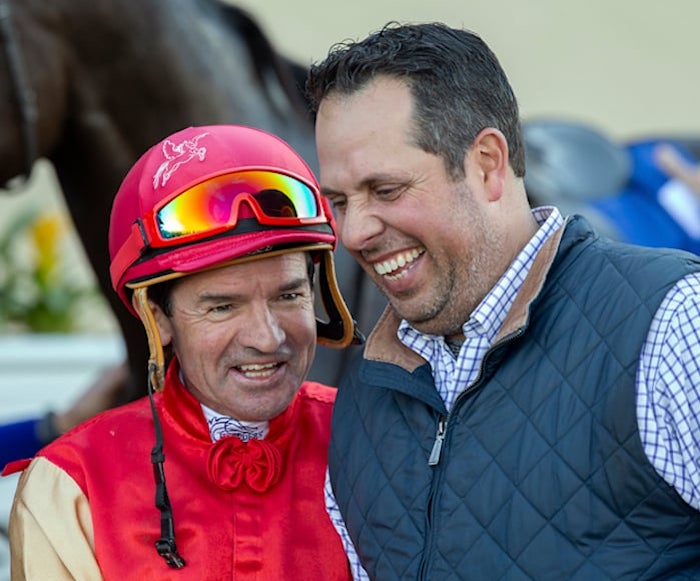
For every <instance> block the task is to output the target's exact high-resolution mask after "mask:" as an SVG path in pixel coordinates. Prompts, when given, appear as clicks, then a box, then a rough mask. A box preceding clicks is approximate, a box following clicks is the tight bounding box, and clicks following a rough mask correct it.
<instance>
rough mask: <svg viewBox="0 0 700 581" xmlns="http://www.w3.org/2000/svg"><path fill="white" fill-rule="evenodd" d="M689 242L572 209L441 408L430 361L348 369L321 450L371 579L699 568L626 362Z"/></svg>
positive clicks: (682, 270)
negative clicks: (523, 296)
mask: <svg viewBox="0 0 700 581" xmlns="http://www.w3.org/2000/svg"><path fill="white" fill-rule="evenodd" d="M697 270H700V261H699V260H696V259H694V258H693V257H692V255H689V254H681V253H675V252H672V251H671V252H667V251H659V250H652V249H644V248H637V247H630V246H623V245H620V244H617V243H613V242H610V241H606V240H602V239H598V238H597V237H595V236H594V235H593V234H592V233H591V232H590V230H589V229H588V227H587V225H586V223H585V221H584V220H582V219H580V218H576V219H574V220H573V221H571V222H570V223H569V224H568V225H567V229H566V232H565V234H564V237H563V239H562V242H561V245H560V248H559V251H558V254H557V257H556V258H555V261H554V263H553V265H552V268H551V269H550V271H549V274H548V276H547V280H546V282H545V285H544V287H543V289H542V291H541V292H540V294H539V296H538V297H537V298H536V299H535V300H534V302H533V303H532V305H531V310H530V322H529V324H528V325H527V326H526V328H523V329H520V331H518V332H516V333H515V334H513V335H511V336H510V337H508V338H506V339H505V340H504V341H502V342H500V343H499V344H498V345H496V346H495V347H494V348H493V349H492V350H491V351H490V352H489V354H488V355H487V357H486V359H485V361H484V365H483V369H482V375H481V378H480V379H479V381H478V382H477V383H476V384H475V385H474V386H472V387H471V388H470V389H469V390H467V391H466V392H463V393H462V394H461V395H460V397H459V398H458V400H457V402H456V403H455V406H454V409H453V410H452V411H451V413H450V414H449V415H447V416H446V417H447V427H446V431H445V440H444V445H443V448H442V452H441V456H440V460H439V462H438V463H437V465H435V466H429V463H428V458H429V456H430V453H431V449H432V447H433V444H434V441H435V436H436V431H437V429H438V420H439V418H440V417H441V416H442V417H445V414H446V412H445V409H444V406H443V404H442V401H441V399H440V397H439V396H438V394H437V392H436V390H435V387H434V384H433V381H432V377H431V375H430V368H429V366H428V365H427V364H426V365H423V366H421V367H419V368H418V369H416V370H415V371H414V372H412V373H409V372H408V371H407V370H405V369H403V368H401V367H399V366H397V365H393V364H389V363H381V362H377V361H369V360H362V361H361V363H359V364H358V365H357V366H356V367H355V368H354V370H353V371H352V373H351V374H350V375H349V376H348V377H347V378H346V380H345V381H344V382H343V384H342V385H341V388H340V390H339V392H338V396H337V399H336V405H335V410H334V417H333V436H332V440H331V446H330V454H329V462H330V470H331V479H332V482H333V486H334V491H335V494H336V497H337V500H338V504H339V507H340V509H341V512H342V514H343V517H344V518H345V522H346V525H347V527H348V530H349V532H350V535H351V537H352V539H353V542H354V544H355V546H356V548H357V549H358V553H359V554H360V556H361V559H362V562H363V565H364V567H365V568H366V570H367V571H368V573H369V574H370V576H371V577H372V578H373V579H376V580H380V581H391V580H407V579H430V580H435V581H448V580H454V579H475V580H479V581H484V580H485V581H492V580H500V579H504V580H505V579H507V580H520V579H523V580H525V579H535V580H538V581H539V580H549V579H552V580H567V581H569V580H572V581H573V580H594V581H605V580H615V581H621V580H635V581H636V580H641V579H700V513H698V512H697V511H695V510H694V509H692V508H691V507H690V506H688V505H687V504H686V503H685V502H683V500H682V499H681V498H680V497H679V496H678V494H677V493H676V492H675V490H674V489H673V488H671V487H670V486H668V485H667V484H666V483H665V482H664V481H663V480H662V479H661V478H660V477H659V476H658V475H657V473H656V472H655V470H654V469H653V467H652V466H651V465H650V463H649V462H648V460H647V458H646V456H645V454H644V451H643V449H642V444H641V440H640V437H639V433H638V429H637V422H636V413H635V373H636V369H637V361H638V358H639V353H640V350H641V346H642V344H643V342H644V339H645V337H646V333H647V330H648V327H649V324H650V322H651V319H652V316H653V314H654V312H655V311H656V310H657V308H658V306H659V305H660V303H661V301H662V299H663V297H664V295H665V294H666V292H667V291H668V290H669V289H670V288H671V286H673V284H674V283H675V282H676V281H677V280H678V279H680V278H682V277H683V276H684V275H685V274H687V273H689V272H691V271H697Z"/></svg>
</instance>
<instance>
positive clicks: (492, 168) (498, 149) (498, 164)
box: [465, 127, 509, 202]
mask: <svg viewBox="0 0 700 581" xmlns="http://www.w3.org/2000/svg"><path fill="white" fill-rule="evenodd" d="M508 159H509V158H508V142H507V140H506V138H505V136H504V135H503V133H501V132H500V131H499V130H498V129H496V128H494V127H486V128H485V129H482V130H481V131H480V132H479V134H478V135H477V136H476V138H475V139H474V143H473V144H472V147H471V148H470V149H469V151H467V159H466V160H465V164H467V165H466V167H465V169H466V171H467V176H469V174H470V171H471V174H472V176H475V177H476V179H478V180H479V181H480V183H481V187H482V188H484V190H485V191H486V194H487V198H488V200H489V201H491V202H493V201H497V200H499V199H500V198H501V195H502V194H503V188H504V184H505V180H506V176H507V174H508V168H509V165H508V164H509V161H508Z"/></svg>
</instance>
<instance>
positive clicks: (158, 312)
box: [131, 295, 173, 347]
mask: <svg viewBox="0 0 700 581" xmlns="http://www.w3.org/2000/svg"><path fill="white" fill-rule="evenodd" d="M131 304H132V305H133V307H134V310H135V311H136V312H137V313H138V315H139V318H140V319H141V320H142V321H145V320H146V315H145V313H142V312H141V305H140V304H139V302H138V300H136V296H135V295H132V297H131ZM148 308H149V309H150V310H151V312H152V313H153V319H154V321H155V323H156V327H158V335H159V336H160V343H161V345H163V346H164V347H165V346H166V345H168V344H169V343H170V342H171V341H172V338H173V325H172V322H171V321H170V318H169V317H168V316H167V315H166V314H165V313H164V312H163V309H161V308H160V307H159V306H158V305H157V304H156V303H154V302H153V301H152V300H150V299H148Z"/></svg>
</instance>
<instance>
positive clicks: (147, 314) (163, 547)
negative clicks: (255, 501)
mask: <svg viewBox="0 0 700 581" xmlns="http://www.w3.org/2000/svg"><path fill="white" fill-rule="evenodd" d="M133 304H134V308H135V309H136V311H137V312H138V314H139V316H140V317H141V321H142V322H143V326H144V328H145V329H146V335H147V336H148V347H149V350H150V357H149V359H148V398H149V401H150V404H151V415H152V416H153V428H154V430H155V445H154V446H153V449H152V450H151V464H153V477H154V479H155V482H156V508H158V510H159V511H160V533H161V536H160V538H159V539H158V540H157V541H156V543H155V546H156V551H158V554H159V555H160V556H161V557H163V559H164V560H165V562H166V563H167V564H168V566H169V567H171V568H172V569H182V568H183V567H184V566H185V565H186V562H185V559H183V558H182V556H181V555H180V553H179V552H178V550H177V545H176V544H175V522H174V519H173V511H172V507H171V505H170V499H169V497H168V489H167V486H166V483H165V470H164V466H163V464H164V462H165V454H164V452H163V431H162V429H161V424H160V419H159V418H158V413H157V412H156V405H155V401H154V399H153V393H154V391H162V389H163V384H164V377H165V368H164V358H163V346H162V345H161V342H160V333H159V332H158V325H156V319H155V317H154V315H153V310H152V309H151V307H150V305H149V304H148V291H147V287H139V288H136V289H134V300H133Z"/></svg>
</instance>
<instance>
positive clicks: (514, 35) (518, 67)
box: [0, 0, 700, 579]
mask: <svg viewBox="0 0 700 581" xmlns="http://www.w3.org/2000/svg"><path fill="white" fill-rule="evenodd" d="M236 5H237V6H240V7H243V8H245V9H247V10H248V11H249V12H250V14H252V15H253V16H254V18H255V19H256V20H257V21H258V24H259V25H260V26H261V28H262V29H263V31H264V32H265V33H266V34H267V36H268V37H269V39H270V41H271V42H272V44H273V45H274V46H275V47H276V48H277V49H278V50H279V51H280V52H281V53H283V54H285V55H286V56H287V57H289V58H292V59H294V60H296V61H298V62H299V63H300V64H302V65H309V64H311V63H312V62H314V61H316V60H320V59H322V58H323V57H324V55H325V54H326V52H327V50H328V48H329V47H330V46H331V45H332V44H333V43H335V42H338V41H342V40H345V39H353V40H354V39H360V38H362V37H364V36H365V35H366V34H367V33H368V32H371V31H375V30H377V29H379V28H381V27H382V26H383V25H384V24H385V23H386V22H388V21H390V20H398V21H402V22H409V21H410V22H420V21H433V20H439V21H444V22H446V23H448V24H450V25H454V26H463V27H465V28H468V29H470V30H472V31H474V32H477V33H478V34H479V35H481V36H482V37H483V38H484V40H486V42H487V43H488V44H489V45H490V46H491V48H492V49H493V50H494V52H495V53H496V54H497V56H498V57H499V59H500V61H501V64H502V65H503V67H504V68H505V70H506V72H507V74H508V75H509V78H510V81H511V84H512V85H513V87H514V89H515V92H516V95H517V96H518V99H519V102H520V107H521V116H522V118H523V120H524V121H525V122H526V127H527V126H529V127H530V129H531V132H530V133H528V135H529V138H530V145H531V150H530V153H531V155H530V156H529V163H530V164H531V165H530V167H531V168H532V170H531V172H530V173H531V176H530V180H531V181H530V184H529V186H530V189H531V190H532V195H533V197H536V196H538V195H541V196H542V200H541V201H542V202H547V203H550V202H554V203H558V204H559V205H561V206H563V207H564V209H565V210H567V211H568V210H569V209H572V210H579V209H581V207H583V206H585V212H586V213H589V214H590V215H591V218H592V220H593V221H594V222H596V224H597V225H598V226H599V227H600V228H601V229H602V230H604V231H606V232H608V233H613V234H617V235H618V237H620V238H626V239H628V240H630V241H633V242H639V243H645V242H646V241H647V239H646V238H645V236H647V233H648V231H649V230H654V231H655V232H657V233H658V232H661V231H663V228H664V227H665V226H658V225H657V224H656V223H655V220H656V219H657V214H658V208H659V203H660V202H663V203H661V207H664V208H666V210H668V212H669V213H670V214H674V212H675V216H676V218H678V217H679V216H680V217H681V218H685V220H686V221H685V223H684V224H681V225H680V226H679V225H678V223H677V220H675V219H673V218H672V217H671V218H669V217H668V216H666V217H665V218H664V219H665V220H666V219H668V220H667V221H670V222H673V226H672V227H671V226H669V232H671V229H675V230H673V234H672V235H669V236H670V237H668V238H664V239H663V240H661V241H660V245H664V244H666V243H668V245H677V246H684V245H685V246H686V247H687V249H691V250H694V248H695V247H694V246H693V244H695V243H696V242H697V243H698V244H700V213H698V209H697V206H696V205H695V204H696V203H697V199H698V198H694V197H693V195H694V194H693V192H692V187H690V185H689V184H687V183H682V182H683V180H678V179H675V180H674V179H672V178H673V177H674V176H671V175H669V174H665V175H663V176H662V178H660V177H659V175H658V172H657V173H654V175H653V177H654V179H651V178H650V177H649V176H650V175H651V174H650V173H649V172H648V171H647V170H648V169H649V167H647V166H648V165H650V164H651V161H650V160H651V159H652V158H651V157H650V156H651V153H650V150H649V149H648V148H647V145H649V143H652V144H656V142H657V141H664V140H665V139H667V138H669V139H671V140H677V143H678V144H679V145H680V147H681V153H682V156H685V159H686V160H687V161H688V162H689V163H690V162H693V161H695V159H697V153H698V147H697V145H698V141H700V115H698V111H697V109H698V106H699V104H700V75H698V65H697V62H696V59H697V55H698V52H699V51H698V43H699V41H698V40H697V39H698V36H699V35H698V30H697V27H698V23H700V3H698V2H697V1H696V0H667V2H664V3H652V2H639V1H638V0H614V1H612V2H611V1H609V0H605V1H603V0H587V1H586V2H569V1H567V0H517V1H516V0H510V1H503V0H502V1H498V0H488V1H486V0H460V1H457V0H452V1H449V0H434V1H432V2H425V0H354V2H333V1H332V0H330V1H326V2H319V1H318V0H296V1H295V2H289V1H288V0H240V1H239V2H237V3H236ZM528 124H529V125H528ZM684 148H685V149H684ZM535 154H536V155H535ZM640 164H641V165H640ZM644 164H647V165H644ZM633 173H635V175H636V177H637V178H639V179H641V180H642V181H644V180H646V181H645V183H644V184H643V185H642V186H639V183H638V182H635V183H636V185H634V187H633V186H631V185H630V183H631V181H630V176H631V175H632V174H633ZM649 180H651V181H649ZM654 180H655V181H654ZM651 182H653V183H651ZM665 186H668V187H667V188H666V193H665V194H663V195H662V194H661V193H660V192H661V190H662V187H665ZM671 186H673V187H671ZM644 188H647V189H649V188H651V189H649V191H650V192H651V195H652V197H653V198H654V199H655V201H656V206H654V208H656V209H651V210H650V212H652V213H651V214H648V215H644V216H640V218H639V219H638V220H636V221H635V222H634V223H628V224H623V225H620V220H622V219H623V218H622V217H623V216H627V217H629V215H630V208H632V207H634V208H639V207H640V204H641V205H643V204H645V203H646V202H643V203H642V202H640V201H639V200H640V199H641V198H640V195H641V194H640V192H641V190H642V189H644ZM611 190H615V191H618V192H621V193H622V195H619V196H618V195H616V196H615V198H614V201H613V202H610V200H609V196H610V194H611ZM652 190H653V191H652ZM644 195H645V196H646V195H647V192H646V191H645V192H644ZM548 196H550V197H548ZM551 196H559V197H558V198H555V199H553V200H552V198H551ZM625 196H627V197H625ZM591 200H593V201H592V202H591ZM664 200H665V201H664ZM589 202H590V203H589ZM664 204H666V205H665V206H664ZM654 212H657V213H654ZM688 217H689V218H688ZM616 221H617V222H618V223H617V225H616V224H615V222H616ZM681 221H682V220H681ZM616 228H617V229H616ZM679 228H680V229H679ZM679 232H680V234H679ZM674 236H675V237H674ZM651 242H652V243H653V244H655V245H659V244H658V243H659V240H654V241H651ZM30 257H31V260H30ZM37 257H39V258H37ZM41 257H43V258H41ZM42 260H43V261H44V262H43V263H42V262H41V261H42ZM30 263H31V264H32V265H33V266H31V267H29V266H28V265H29V264H30ZM56 263H60V268H58V269H57V270H59V271H60V273H61V275H60V276H58V277H56V275H55V274H53V275H52V274H50V273H47V272H42V271H41V268H42V266H41V265H42V264H44V266H43V268H44V269H45V270H46V271H51V269H52V268H53V269H56V266H55V265H56ZM52 265H53V266H52ZM10 279H13V280H14V282H13V284H14V285H15V287H16V288H18V289H19V291H16V292H18V293H19V294H18V296H22V297H26V296H36V294H37V293H45V294H47V296H48V295H51V293H52V292H53V291H52V290H51V289H53V288H60V289H61V293H60V294H61V296H62V297H63V298H62V299H55V297H54V298H53V299H52V298H51V297H48V298H47V301H48V302H49V303H50V302H51V301H52V300H54V301H55V300H59V301H60V300H64V301H67V302H66V303H65V304H63V307H61V309H59V313H58V314H56V311H55V310H54V311H53V314H52V312H49V313H48V314H47V310H48V311H50V310H51V309H47V308H46V305H45V304H43V306H42V305H41V304H40V305H39V306H37V304H38V302H37V301H34V303H33V306H31V307H27V305H22V304H18V303H17V301H14V302H13V303H12V304H10V303H8V302H6V303H5V304H3V303H2V300H3V298H2V297H3V295H2V294H0V421H3V420H9V419H13V418H15V417H19V416H21V415H22V414H28V413H39V412H41V411H42V410H45V409H48V408H50V407H52V406H60V405H66V404H67V402H69V401H70V400H71V399H72V398H74V397H76V396H77V394H79V393H80V390H81V389H82V388H83V387H84V386H85V385H87V383H88V382H89V381H91V380H92V379H93V378H94V377H95V376H96V374H97V373H99V371H100V369H102V368H103V367H104V366H105V365H108V364H111V363H113V362H116V361H118V360H119V359H120V358H121V357H123V349H122V347H121V345H120V339H119V337H118V336H117V331H116V329H117V327H116V324H115V321H114V319H113V317H112V315H111V312H110V311H109V309H108V308H107V306H106V304H105V302H104V300H103V299H102V298H101V297H100V296H99V293H97V292H96V291H95V279H94V275H93V274H92V272H91V270H90V268H89V267H88V266H87V262H86V260H85V255H84V252H83V250H82V248H81V246H80V244H79V242H78V241H77V238H76V236H75V234H74V232H73V230H72V227H71V222H70V219H69V218H68V216H67V213H66V212H65V205H64V202H63V200H62V198H61V196H60V193H59V189H58V185H57V180H56V176H55V174H54V172H53V169H52V167H51V165H50V164H49V163H48V162H46V161H40V162H39V163H37V164H36V166H35V168H34V172H33V175H32V179H31V181H30V182H29V183H28V184H26V185H25V186H24V187H23V188H21V189H18V190H16V191H14V192H12V193H10V194H5V193H3V192H0V284H4V285H5V287H4V288H5V290H6V289H7V288H8V284H9V283H8V281H9V280H10ZM15 279H16V280H15ZM6 296H7V293H5V297H6ZM77 301H80V304H81V308H80V309H78V310H77V311H74V310H72V307H71V303H72V302H77ZM20 302H21V301H20ZM39 302H41V301H39ZM45 302H46V301H45ZM85 305H87V308H85ZM13 309H14V311H13ZM30 311H31V312H30ZM13 317H19V319H20V321H19V322H18V320H14V319H13ZM66 319H67V320H66ZM28 321H29V323H28ZM66 325H67V326H66ZM56 332H59V333H66V332H67V333H69V334H75V335H78V336H79V338H78V339H77V340H78V341H79V342H78V343H76V344H75V346H72V347H71V348H70V349H68V350H67V351H65V352H62V351H61V349H60V346H61V345H62V346H64V347H65V346H66V345H67V343H66V339H65V336H66V335H59V336H58V337H59V338H55V333H56ZM27 334H37V335H41V337H42V341H43V343H41V344H40V345H39V347H38V349H39V350H38V353H39V355H38V358H37V356H27V355H26V354H27V353H29V350H30V349H31V348H32V347H30V346H29V343H28V342H26V335H27ZM52 345H53V347H52ZM57 346H58V347H57ZM57 349H58V351H57ZM75 351H78V352H80V353H81V354H83V355H81V357H80V359H73V358H71V357H69V356H67V355H66V353H68V352H70V353H74V352H75ZM50 353H54V355H50ZM56 353H58V354H57V355H56ZM49 360H51V361H53V363H52V362H51V361H49ZM52 365H53V367H52ZM57 369H58V371H56V370H57ZM49 379H51V380H52V383H51V386H52V387H51V389H49V388H48V387H47V385H46V382H47V380H49ZM57 386H58V387H57ZM14 482H15V481H14V480H13V478H5V479H3V480H1V481H0V525H2V524H3V523H4V522H6V516H7V513H8V511H9V500H10V498H11V494H12V492H13V488H14ZM6 570H7V553H6V546H5V544H4V543H2V542H0V579H2V578H3V575H6V576H7V577H6V578H9V574H8V573H7V572H6Z"/></svg>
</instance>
